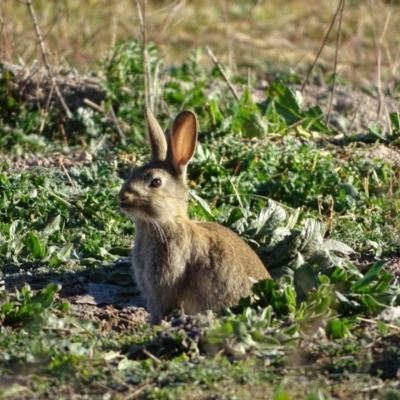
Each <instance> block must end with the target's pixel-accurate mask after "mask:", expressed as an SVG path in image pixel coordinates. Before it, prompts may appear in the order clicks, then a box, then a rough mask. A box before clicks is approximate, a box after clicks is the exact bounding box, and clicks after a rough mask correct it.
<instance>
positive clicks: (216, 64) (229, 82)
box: [206, 46, 240, 101]
mask: <svg viewBox="0 0 400 400" xmlns="http://www.w3.org/2000/svg"><path fill="white" fill-rule="evenodd" d="M206 51H207V54H208V55H209V56H210V58H211V60H212V62H213V63H214V64H215V66H216V67H217V68H218V70H219V72H220V73H221V75H222V77H223V78H224V80H225V82H226V84H227V85H228V87H229V89H230V91H231V92H232V94H233V96H234V97H235V99H236V100H237V101H239V99H240V97H239V95H238V93H237V92H236V89H235V88H234V87H233V85H232V83H231V81H230V80H229V78H228V76H227V75H226V73H225V71H224V69H223V68H222V66H221V64H220V63H219V62H218V60H217V58H216V57H215V56H214V53H213V52H212V51H211V49H210V48H209V47H208V46H206Z"/></svg>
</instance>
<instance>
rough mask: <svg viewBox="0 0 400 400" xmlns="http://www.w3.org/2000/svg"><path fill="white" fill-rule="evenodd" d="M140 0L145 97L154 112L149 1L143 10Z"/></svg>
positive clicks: (136, 1)
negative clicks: (150, 62)
mask: <svg viewBox="0 0 400 400" xmlns="http://www.w3.org/2000/svg"><path fill="white" fill-rule="evenodd" d="M139 1H140V0H135V3H136V8H137V13H138V17H139V22H140V32H141V34H142V52H143V77H144V96H145V104H146V107H150V108H151V109H152V110H154V96H153V91H152V90H150V87H151V74H150V64H149V57H148V54H147V35H146V3H147V0H142V1H143V10H142V9H141V8H140V4H139Z"/></svg>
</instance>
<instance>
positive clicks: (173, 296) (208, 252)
mask: <svg viewBox="0 0 400 400" xmlns="http://www.w3.org/2000/svg"><path fill="white" fill-rule="evenodd" d="M146 119H147V125H148V130H147V133H148V135H147V138H148V142H149V145H150V150H151V160H150V162H149V163H147V164H145V165H143V166H141V167H139V168H137V169H136V170H134V171H133V172H132V174H131V176H130V177H129V178H128V179H127V180H126V181H125V182H124V184H123V185H122V188H121V190H120V192H119V195H118V203H119V207H120V208H121V210H122V211H123V212H124V213H125V214H126V215H127V216H128V217H130V218H131V219H132V220H133V221H134V223H135V226H136V237H135V241H134V247H133V250H132V268H133V273H134V278H135V281H136V283H137V285H138V288H139V290H140V291H141V292H142V294H143V295H144V297H145V298H146V304H147V309H148V311H149V312H150V324H151V325H159V324H160V323H161V322H162V320H163V319H164V318H165V317H166V316H168V315H169V314H170V313H171V312H172V311H173V310H177V309H178V310H182V312H184V313H185V314H189V315H193V314H198V313H201V312H204V311H206V310H212V311H218V310H220V309H222V308H224V307H230V306H234V305H236V304H237V303H238V301H239V299H240V298H241V297H244V296H248V295H249V294H250V289H251V286H252V282H254V281H258V280H261V279H267V278H270V275H269V273H268V272H267V269H266V268H265V266H264V264H263V263H262V262H261V260H260V259H259V258H258V256H257V255H256V253H255V252H254V251H253V250H252V249H251V247H250V246H249V245H248V244H247V243H245V242H244V241H243V240H242V239H241V238H240V237H239V236H238V235H236V234H235V233H234V232H232V231H231V230H230V229H228V228H226V227H224V226H222V225H218V224H216V223H211V222H196V221H191V220H190V219H189V217H188V214H187V208H188V188H187V185H186V168H187V165H188V163H189V161H190V160H191V158H192V156H193V154H194V151H195V148H196V142H197V132H198V128H197V117H196V115H195V114H194V113H193V112H192V111H189V110H185V111H182V112H180V113H179V114H178V116H177V117H176V118H175V121H174V123H173V126H172V129H171V131H170V133H169V135H167V137H166V136H165V135H164V133H163V130H162V129H161V127H160V125H159V124H158V122H157V120H156V118H155V117H154V115H153V113H152V111H151V110H150V108H146Z"/></svg>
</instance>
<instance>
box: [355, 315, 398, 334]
mask: <svg viewBox="0 0 400 400" xmlns="http://www.w3.org/2000/svg"><path fill="white" fill-rule="evenodd" d="M357 319H359V320H360V321H363V322H368V323H369V324H375V325H376V324H377V321H375V320H373V319H367V318H362V317H357ZM385 326H387V327H388V328H391V329H394V330H395V331H400V326H397V325H393V324H386V323H385Z"/></svg>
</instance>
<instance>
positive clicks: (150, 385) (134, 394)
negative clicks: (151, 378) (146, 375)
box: [124, 383, 156, 400]
mask: <svg viewBox="0 0 400 400" xmlns="http://www.w3.org/2000/svg"><path fill="white" fill-rule="evenodd" d="M155 385H156V384H155V383H145V384H144V385H143V386H141V387H140V388H139V389H137V390H135V391H134V392H132V393H129V394H126V395H125V396H124V399H125V400H132V399H135V398H136V397H138V396H139V395H140V394H141V393H142V392H144V391H145V390H147V389H151V388H153V387H154V386H155Z"/></svg>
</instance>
